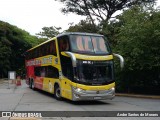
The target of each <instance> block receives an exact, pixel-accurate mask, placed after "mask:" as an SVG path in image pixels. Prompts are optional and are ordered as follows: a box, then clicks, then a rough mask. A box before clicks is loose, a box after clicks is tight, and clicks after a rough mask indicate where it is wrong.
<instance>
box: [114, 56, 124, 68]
mask: <svg viewBox="0 0 160 120" xmlns="http://www.w3.org/2000/svg"><path fill="white" fill-rule="evenodd" d="M113 56H115V57H117V58H119V60H120V67H121V69H123V68H124V58H123V57H122V56H121V55H119V54H115V53H113Z"/></svg>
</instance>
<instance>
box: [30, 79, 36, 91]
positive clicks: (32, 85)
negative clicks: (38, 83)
mask: <svg viewBox="0 0 160 120" xmlns="http://www.w3.org/2000/svg"><path fill="white" fill-rule="evenodd" d="M30 88H31V89H33V90H35V87H34V81H33V80H31V81H30Z"/></svg>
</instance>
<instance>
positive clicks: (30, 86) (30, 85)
mask: <svg viewBox="0 0 160 120" xmlns="http://www.w3.org/2000/svg"><path fill="white" fill-rule="evenodd" d="M29 88H30V89H32V83H31V79H29Z"/></svg>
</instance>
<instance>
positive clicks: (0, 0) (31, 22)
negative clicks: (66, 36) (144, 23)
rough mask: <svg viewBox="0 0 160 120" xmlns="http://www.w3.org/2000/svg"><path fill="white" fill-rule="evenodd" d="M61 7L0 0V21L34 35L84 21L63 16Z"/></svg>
mask: <svg viewBox="0 0 160 120" xmlns="http://www.w3.org/2000/svg"><path fill="white" fill-rule="evenodd" d="M158 5H160V0H158ZM63 6H64V5H63V4H62V3H60V2H57V1H55V0H0V20H1V21H4V22H8V23H10V24H12V25H15V26H17V27H19V28H21V29H23V30H25V31H27V32H29V33H30V34H31V35H35V34H36V33H39V32H40V31H42V28H43V27H50V26H56V27H62V30H66V29H68V27H69V25H68V24H69V23H72V22H74V24H77V23H79V21H80V20H82V19H85V17H83V16H78V15H75V14H68V15H64V14H63V13H61V11H60V9H61V8H62V7H63Z"/></svg>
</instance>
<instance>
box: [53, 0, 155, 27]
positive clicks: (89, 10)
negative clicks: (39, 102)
mask: <svg viewBox="0 0 160 120" xmlns="http://www.w3.org/2000/svg"><path fill="white" fill-rule="evenodd" d="M55 1H59V2H62V3H64V4H65V7H64V8H62V12H63V13H65V14H66V13H69V12H71V13H76V14H78V15H83V16H87V17H88V18H89V19H90V20H91V22H92V24H93V25H95V23H94V18H96V19H97V20H99V22H100V23H103V24H104V23H106V22H108V20H109V19H110V18H111V17H112V15H113V14H114V13H115V12H117V11H118V10H123V9H124V8H129V7H131V6H133V5H141V4H142V3H143V4H144V3H154V2H155V1H156V0H55ZM93 16H94V18H93Z"/></svg>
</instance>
